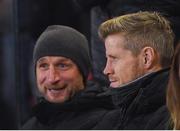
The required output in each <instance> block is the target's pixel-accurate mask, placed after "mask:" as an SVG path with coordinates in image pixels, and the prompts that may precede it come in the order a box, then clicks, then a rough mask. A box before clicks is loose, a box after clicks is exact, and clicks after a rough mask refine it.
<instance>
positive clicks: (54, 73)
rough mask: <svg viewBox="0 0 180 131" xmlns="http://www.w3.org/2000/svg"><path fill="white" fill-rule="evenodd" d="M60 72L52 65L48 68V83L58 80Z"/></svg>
mask: <svg viewBox="0 0 180 131" xmlns="http://www.w3.org/2000/svg"><path fill="white" fill-rule="evenodd" d="M59 75H60V72H59V71H56V69H55V68H54V67H50V68H49V74H48V82H49V83H50V84H55V83H57V82H58V81H59V79H60V77H59Z"/></svg>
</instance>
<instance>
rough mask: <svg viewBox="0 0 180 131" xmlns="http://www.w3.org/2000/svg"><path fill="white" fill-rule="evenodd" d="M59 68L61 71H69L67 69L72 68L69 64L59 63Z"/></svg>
mask: <svg viewBox="0 0 180 131" xmlns="http://www.w3.org/2000/svg"><path fill="white" fill-rule="evenodd" d="M57 66H58V68H59V69H61V70H67V69H69V68H70V67H71V64H68V63H59V64H58V65H57Z"/></svg>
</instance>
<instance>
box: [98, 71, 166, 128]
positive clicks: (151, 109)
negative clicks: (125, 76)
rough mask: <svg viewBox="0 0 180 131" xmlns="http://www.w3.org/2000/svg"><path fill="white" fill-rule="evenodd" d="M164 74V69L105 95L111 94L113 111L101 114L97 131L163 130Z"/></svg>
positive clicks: (164, 112)
mask: <svg viewBox="0 0 180 131" xmlns="http://www.w3.org/2000/svg"><path fill="white" fill-rule="evenodd" d="M168 74H169V73H168V69H165V70H161V71H158V72H154V73H151V74H148V75H146V76H144V77H142V78H139V79H137V80H135V81H133V82H131V83H129V84H126V85H124V86H122V87H120V88H114V89H110V90H109V92H106V93H105V94H106V95H109V94H111V95H112V98H113V103H114V105H115V106H116V109H113V110H112V111H110V112H108V113H106V114H105V116H104V117H103V120H101V122H100V123H98V125H97V126H96V127H97V129H98V128H101V127H104V128H107V129H138V130H139V129H161V130H162V129H166V128H167V123H168V121H169V112H168V110H167V107H166V86H167V82H168ZM106 126H107V127H106Z"/></svg>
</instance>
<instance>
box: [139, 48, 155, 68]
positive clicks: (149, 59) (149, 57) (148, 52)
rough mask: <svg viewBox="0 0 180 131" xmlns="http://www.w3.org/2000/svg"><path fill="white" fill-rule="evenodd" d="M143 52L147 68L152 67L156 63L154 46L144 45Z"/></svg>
mask: <svg viewBox="0 0 180 131" xmlns="http://www.w3.org/2000/svg"><path fill="white" fill-rule="evenodd" d="M142 53H143V64H144V68H145V69H150V68H152V67H153V66H154V65H153V64H154V59H155V57H156V54H155V51H154V49H153V48H152V47H144V48H143V49H142Z"/></svg>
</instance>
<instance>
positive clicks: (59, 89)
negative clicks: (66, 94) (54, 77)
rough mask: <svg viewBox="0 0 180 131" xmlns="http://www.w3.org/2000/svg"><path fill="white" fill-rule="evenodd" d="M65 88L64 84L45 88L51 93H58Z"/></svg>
mask: <svg viewBox="0 0 180 131" xmlns="http://www.w3.org/2000/svg"><path fill="white" fill-rule="evenodd" d="M65 88H66V86H64V87H61V88H59V87H53V88H47V90H48V91H49V92H50V93H53V94H58V93H60V92H62V91H63V90H64V89H65Z"/></svg>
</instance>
